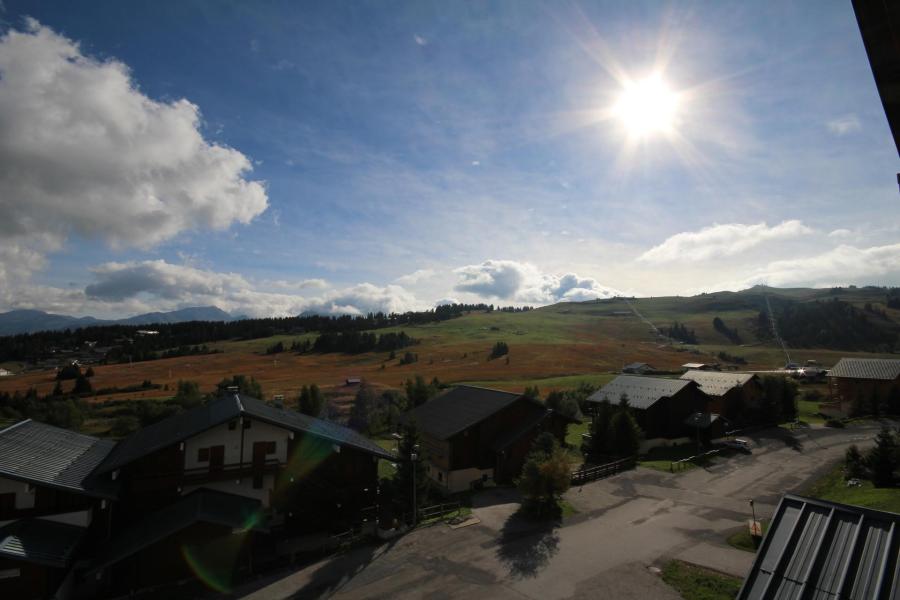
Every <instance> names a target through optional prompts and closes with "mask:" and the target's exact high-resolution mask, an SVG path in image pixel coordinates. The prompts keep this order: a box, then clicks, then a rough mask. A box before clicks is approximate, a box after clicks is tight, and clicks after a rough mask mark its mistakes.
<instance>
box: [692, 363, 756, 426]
mask: <svg viewBox="0 0 900 600" xmlns="http://www.w3.org/2000/svg"><path fill="white" fill-rule="evenodd" d="M681 379H686V380H690V381H694V382H696V383H697V384H698V385H699V386H700V390H701V391H702V392H703V393H705V394H706V395H707V396H709V408H708V410H709V411H710V412H713V413H717V414H720V415H723V416H724V417H725V418H726V419H728V420H729V421H733V422H738V421H740V420H741V419H742V418H743V417H744V414H745V413H747V412H752V411H755V410H758V409H759V408H760V407H761V406H762V400H763V386H762V382H761V381H760V378H759V376H758V375H756V374H754V373H721V372H718V371H688V372H687V373H684V374H682V375H681Z"/></svg>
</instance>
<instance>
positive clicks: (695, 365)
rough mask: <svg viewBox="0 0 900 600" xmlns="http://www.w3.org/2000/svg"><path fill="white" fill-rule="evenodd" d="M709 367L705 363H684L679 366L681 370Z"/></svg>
mask: <svg viewBox="0 0 900 600" xmlns="http://www.w3.org/2000/svg"><path fill="white" fill-rule="evenodd" d="M708 366H709V365H708V364H706V363H684V364H683V365H681V368H682V369H702V368H704V367H708Z"/></svg>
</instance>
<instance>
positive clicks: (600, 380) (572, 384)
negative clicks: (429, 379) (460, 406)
mask: <svg viewBox="0 0 900 600" xmlns="http://www.w3.org/2000/svg"><path fill="white" fill-rule="evenodd" d="M615 377H616V374H615V373H595V374H591V375H561V376H557V377H543V378H538V379H494V380H487V381H457V382H454V383H466V384H468V385H475V386H481V387H487V388H497V387H499V388H509V387H517V388H518V387H521V388H525V387H533V386H537V387H538V389H539V390H540V392H541V396H542V397H543V396H546V395H547V393H548V392H549V391H551V390H564V389H574V388H576V387H578V384H580V383H589V384H591V385H593V386H596V387H598V388H599V387H602V386H604V385H606V384H607V383H609V382H610V381H612V380H613V379H615Z"/></svg>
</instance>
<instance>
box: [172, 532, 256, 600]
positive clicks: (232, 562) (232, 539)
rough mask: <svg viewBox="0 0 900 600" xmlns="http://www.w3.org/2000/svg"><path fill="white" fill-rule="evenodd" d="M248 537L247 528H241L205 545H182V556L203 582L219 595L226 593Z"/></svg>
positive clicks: (230, 585) (229, 590) (228, 590)
mask: <svg viewBox="0 0 900 600" xmlns="http://www.w3.org/2000/svg"><path fill="white" fill-rule="evenodd" d="M248 537H249V534H248V530H244V531H243V532H241V533H236V534H231V535H224V536H220V537H218V538H216V539H214V540H212V541H210V542H207V543H205V544H196V545H193V544H191V545H185V546H182V547H181V556H182V557H183V558H184V561H185V563H187V565H188V567H190V569H191V571H192V572H193V573H194V575H195V576H196V577H197V579H199V580H200V581H202V582H203V584H204V585H206V586H207V587H209V588H210V589H211V590H213V591H216V592H219V593H220V594H228V593H230V592H231V589H232V584H233V583H234V578H235V574H236V571H237V568H236V567H237V564H238V559H239V558H240V557H241V555H242V552H241V550H242V548H243V547H244V545H245V542H246V541H247V539H248Z"/></svg>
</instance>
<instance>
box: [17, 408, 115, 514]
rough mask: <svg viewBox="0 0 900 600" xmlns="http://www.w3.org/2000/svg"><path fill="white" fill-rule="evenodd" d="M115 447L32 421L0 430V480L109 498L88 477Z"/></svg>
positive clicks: (107, 442)
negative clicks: (4, 479) (2, 478)
mask: <svg viewBox="0 0 900 600" xmlns="http://www.w3.org/2000/svg"><path fill="white" fill-rule="evenodd" d="M113 446H115V442H114V441H112V440H102V439H100V438H95V437H92V436H89V435H83V434H81V433H76V432H74V431H69V430H68V429H61V428H59V427H54V426H52V425H47V424H45V423H38V422H37V421H32V420H31V419H25V420H24V421H19V422H18V423H16V424H15V425H11V426H9V427H7V428H6V429H3V430H0V477H8V478H10V479H15V480H18V481H25V482H28V483H32V484H36V485H44V486H48V487H52V488H56V489H61V490H65V491H70V492H76V493H82V494H87V495H95V496H101V497H110V496H112V495H113V493H112V492H111V491H110V490H101V489H98V488H96V487H94V486H92V485H91V482H90V480H89V476H90V474H91V472H92V471H94V469H95V468H96V467H97V465H99V464H100V463H101V461H103V460H104V459H105V458H106V457H107V455H108V454H109V453H110V451H111V450H112V448H113Z"/></svg>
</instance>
